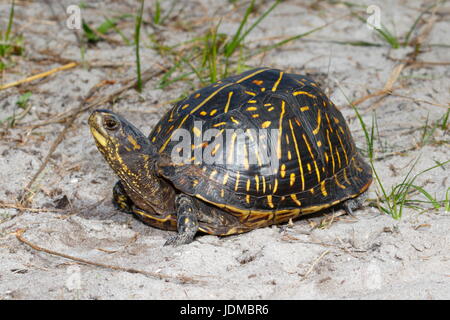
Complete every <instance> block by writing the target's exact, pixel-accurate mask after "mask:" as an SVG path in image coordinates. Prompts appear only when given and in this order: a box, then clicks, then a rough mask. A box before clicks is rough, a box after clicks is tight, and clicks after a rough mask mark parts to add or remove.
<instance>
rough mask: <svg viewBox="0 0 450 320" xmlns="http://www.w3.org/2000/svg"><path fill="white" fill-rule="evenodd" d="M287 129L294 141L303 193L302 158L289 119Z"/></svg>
mask: <svg viewBox="0 0 450 320" xmlns="http://www.w3.org/2000/svg"><path fill="white" fill-rule="evenodd" d="M289 127H290V128H291V134H292V140H293V141H294V146H295V153H296V155H297V160H298V168H299V170H300V177H301V180H302V191H303V190H305V176H304V175H303V166H302V158H301V156H300V151H299V149H298V143H297V139H296V138H295V133H294V127H293V126H292V122H291V119H289Z"/></svg>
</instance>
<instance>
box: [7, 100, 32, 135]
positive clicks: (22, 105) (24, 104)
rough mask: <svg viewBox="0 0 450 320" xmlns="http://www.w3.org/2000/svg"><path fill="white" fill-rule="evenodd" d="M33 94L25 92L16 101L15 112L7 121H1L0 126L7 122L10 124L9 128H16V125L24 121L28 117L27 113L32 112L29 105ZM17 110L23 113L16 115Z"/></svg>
mask: <svg viewBox="0 0 450 320" xmlns="http://www.w3.org/2000/svg"><path fill="white" fill-rule="evenodd" d="M31 95H32V93H31V92H29V91H28V92H25V93H24V94H22V95H21V96H20V97H19V98H18V99H17V101H16V108H14V112H13V115H12V116H9V117H7V118H6V119H3V120H0V124H3V123H5V122H7V123H8V125H9V127H11V128H12V127H14V125H15V124H16V123H17V121H18V120H20V119H22V118H23V117H25V116H26V115H27V113H28V112H29V111H30V110H31V105H30V104H29V103H28V101H29V100H30V98H31ZM17 108H19V109H22V111H21V112H19V113H18V114H16V112H17Z"/></svg>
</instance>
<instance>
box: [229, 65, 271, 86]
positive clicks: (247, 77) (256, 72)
mask: <svg viewBox="0 0 450 320" xmlns="http://www.w3.org/2000/svg"><path fill="white" fill-rule="evenodd" d="M267 70H268V69H267V68H264V69H261V70H258V71H255V72H253V73H251V74H249V75H247V76H245V77H243V78H241V79H239V80H238V81H236V83H241V82H242V81H245V80H247V79H249V78H252V77H254V76H256V75H257V74H259V73H261V72H264V71H267Z"/></svg>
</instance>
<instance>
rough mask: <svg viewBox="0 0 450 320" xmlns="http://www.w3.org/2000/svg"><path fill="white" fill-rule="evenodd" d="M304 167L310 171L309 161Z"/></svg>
mask: <svg viewBox="0 0 450 320" xmlns="http://www.w3.org/2000/svg"><path fill="white" fill-rule="evenodd" d="M306 167H307V168H308V171H309V172H311V165H310V164H309V163H307V164H306Z"/></svg>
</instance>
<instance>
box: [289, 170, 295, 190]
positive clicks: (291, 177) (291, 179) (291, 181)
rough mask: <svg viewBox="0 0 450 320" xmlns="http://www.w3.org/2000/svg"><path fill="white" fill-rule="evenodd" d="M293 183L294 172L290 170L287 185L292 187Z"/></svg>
mask: <svg viewBox="0 0 450 320" xmlns="http://www.w3.org/2000/svg"><path fill="white" fill-rule="evenodd" d="M294 183H295V173H293V172H292V173H291V174H290V175H289V185H290V186H291V187H292V186H293V185H294Z"/></svg>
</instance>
